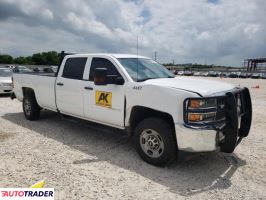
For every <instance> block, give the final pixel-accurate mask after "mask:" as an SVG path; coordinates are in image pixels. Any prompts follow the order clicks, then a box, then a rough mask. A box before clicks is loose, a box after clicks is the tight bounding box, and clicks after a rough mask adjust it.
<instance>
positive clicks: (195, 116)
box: [188, 113, 203, 122]
mask: <svg viewBox="0 0 266 200" xmlns="http://www.w3.org/2000/svg"><path fill="white" fill-rule="evenodd" d="M202 118H203V116H202V115H201V114H191V113H189V114H188V120H189V121H191V122H198V121H202Z"/></svg>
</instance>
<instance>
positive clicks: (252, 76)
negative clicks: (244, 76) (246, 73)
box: [251, 73, 261, 79]
mask: <svg viewBox="0 0 266 200" xmlns="http://www.w3.org/2000/svg"><path fill="white" fill-rule="evenodd" d="M260 77H261V74H260V73H253V74H252V75H251V78H254V79H259V78H260Z"/></svg>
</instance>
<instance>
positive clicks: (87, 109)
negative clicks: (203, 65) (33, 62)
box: [12, 54, 252, 166]
mask: <svg viewBox="0 0 266 200" xmlns="http://www.w3.org/2000/svg"><path fill="white" fill-rule="evenodd" d="M13 84H14V94H13V95H12V96H13V97H16V98H17V99H18V100H19V101H22V102H23V111H24V115H25V117H26V118H27V119H28V120H37V119H38V118H39V116H40V111H41V109H47V110H51V111H55V112H58V113H62V114H65V115H70V116H74V117H78V118H82V119H85V120H88V121H94V122H97V123H100V124H104V125H107V126H111V127H116V128H118V129H123V130H126V132H127V133H129V134H131V135H133V137H134V138H135V143H136V149H137V151H138V153H139V155H140V156H141V158H142V159H143V160H145V161H146V162H148V163H150V164H153V165H158V166H162V165H166V164H168V163H169V162H170V161H173V160H175V159H176V158H177V155H178V152H179V151H187V152H209V151H215V150H220V151H222V152H227V153H231V152H233V151H234V149H235V147H236V146H237V145H238V144H239V143H240V141H241V139H242V138H243V137H246V136H247V135H248V133H249V130H250V126H251V116H252V106H251V99H250V94H249V90H248V89H247V88H239V87H236V86H234V85H231V84H228V83H224V82H218V81H211V80H206V79H199V78H191V77H189V78H185V77H175V76H174V75H173V74H172V73H171V72H169V71H168V70H167V69H166V68H165V67H163V66H162V65H160V64H158V63H157V62H155V61H153V60H152V59H150V58H147V57H142V56H136V55H124V54H72V55H69V54H68V55H63V56H62V60H61V64H60V66H59V68H58V71H57V73H55V74H49V75H47V74H42V75H41V74H37V73H14V75H13Z"/></svg>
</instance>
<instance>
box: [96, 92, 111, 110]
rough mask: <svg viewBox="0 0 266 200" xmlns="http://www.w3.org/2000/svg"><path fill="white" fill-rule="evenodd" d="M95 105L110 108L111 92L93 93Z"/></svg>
mask: <svg viewBox="0 0 266 200" xmlns="http://www.w3.org/2000/svg"><path fill="white" fill-rule="evenodd" d="M95 103H96V105H97V106H103V107H108V108H111V107H112V92H104V91H98V90H96V92H95Z"/></svg>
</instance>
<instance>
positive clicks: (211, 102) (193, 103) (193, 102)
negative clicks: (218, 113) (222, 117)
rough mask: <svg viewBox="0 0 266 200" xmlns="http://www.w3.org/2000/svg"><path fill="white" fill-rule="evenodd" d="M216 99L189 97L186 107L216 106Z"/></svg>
mask: <svg viewBox="0 0 266 200" xmlns="http://www.w3.org/2000/svg"><path fill="white" fill-rule="evenodd" d="M216 106H217V102H216V99H190V100H189V101H188V107H189V108H191V109H201V108H216Z"/></svg>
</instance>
